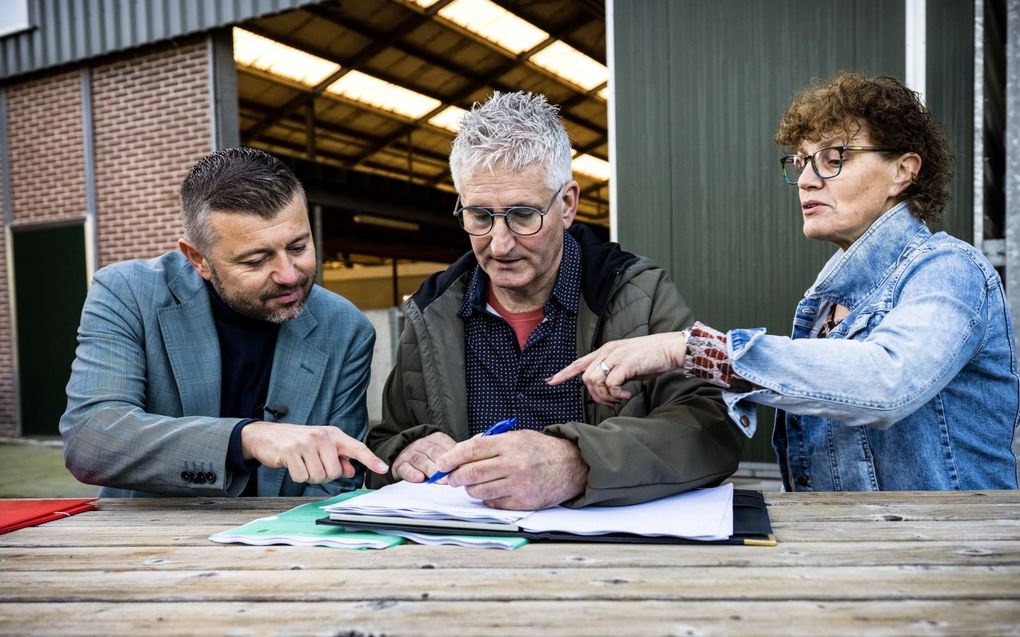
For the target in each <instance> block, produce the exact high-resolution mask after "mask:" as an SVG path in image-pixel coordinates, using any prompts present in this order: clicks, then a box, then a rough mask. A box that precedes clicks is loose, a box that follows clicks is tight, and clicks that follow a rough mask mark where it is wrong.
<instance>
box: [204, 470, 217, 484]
mask: <svg viewBox="0 0 1020 637" xmlns="http://www.w3.org/2000/svg"><path fill="white" fill-rule="evenodd" d="M205 481H206V482H208V483H209V484H216V474H215V473H213V472H212V471H210V472H209V473H207V474H205Z"/></svg>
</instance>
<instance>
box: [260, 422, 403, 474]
mask: <svg viewBox="0 0 1020 637" xmlns="http://www.w3.org/2000/svg"><path fill="white" fill-rule="evenodd" d="M241 450H242V451H243V452H244V459H245V460H251V459H253V458H254V459H255V460H258V461H259V462H261V463H262V464H263V465H264V466H266V467H269V468H270V469H276V468H278V467H286V468H287V471H288V472H289V473H290V479H291V480H293V481H294V482H311V483H312V484H321V483H323V482H330V481H331V480H336V479H337V478H339V477H341V476H343V477H345V478H350V477H351V476H353V475H354V465H352V464H351V459H354V460H358V461H359V462H361V463H362V464H363V465H365V466H366V467H367V468H368V469H369V470H370V471H374V472H375V473H385V472H386V471H387V470H388V469H389V467H387V466H386V463H385V462H383V461H382V460H380V459H379V458H378V457H376V455H375V454H374V453H372V452H371V451H370V450H369V448H368V447H366V446H365V444H364V443H362V442H361V441H359V440H355V439H354V438H351V437H350V436H348V435H347V434H345V433H344V432H342V431H340V429H339V428H338V427H333V426H332V425H320V426H309V425H289V424H286V423H276V422H274V423H268V422H262V421H257V422H253V423H250V424H248V425H245V427H244V429H242V430H241Z"/></svg>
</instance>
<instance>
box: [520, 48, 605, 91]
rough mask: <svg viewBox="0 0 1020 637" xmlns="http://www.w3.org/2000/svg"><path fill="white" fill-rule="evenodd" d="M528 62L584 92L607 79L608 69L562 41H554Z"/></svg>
mask: <svg viewBox="0 0 1020 637" xmlns="http://www.w3.org/2000/svg"><path fill="white" fill-rule="evenodd" d="M530 61H531V63H532V64H535V65H536V66H540V67H542V68H543V69H545V70H547V71H549V72H550V73H555V74H556V75H558V76H560V77H562V78H563V79H565V80H567V81H568V82H570V83H571V84H574V85H576V86H580V87H581V88H583V89H584V90H586V91H590V90H592V89H593V88H595V87H596V86H600V85H602V84H605V82H606V81H607V80H608V79H609V69H607V68H606V67H605V65H604V64H600V63H599V62H596V61H595V60H593V59H591V58H590V57H588V56H587V55H585V54H584V53H581V52H580V51H578V50H577V49H575V48H574V47H572V46H570V45H569V44H567V43H566V42H563V41H562V40H556V41H555V42H553V43H552V44H550V45H549V46H547V47H545V48H544V49H542V50H541V51H539V52H538V53H536V54H534V55H532V56H531V58H530Z"/></svg>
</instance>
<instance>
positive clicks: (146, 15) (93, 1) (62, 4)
mask: <svg viewBox="0 0 1020 637" xmlns="http://www.w3.org/2000/svg"><path fill="white" fill-rule="evenodd" d="M318 1H319V0H30V2H29V15H30V20H31V24H32V25H33V28H32V29H30V30H28V31H23V32H21V33H17V34H14V35H10V36H7V37H5V38H2V39H0V79H5V78H9V77H13V76H15V75H21V74H24V73H30V72H32V71H38V70H40V69H44V68H47V67H51V66H58V65H61V64H66V63H68V62H74V61H77V60H82V59H85V58H90V57H96V56H99V55H105V54H107V53H114V52H117V51H123V50H125V49H130V48H132V47H136V46H142V45H145V44H151V43H153V42H158V41H160V40H166V39H169V38H174V37H179V36H183V35H188V34H190V33H198V32H202V31H208V30H210V29H213V28H216V27H220V26H223V25H227V24H233V23H237V22H241V21H243V20H248V19H251V18H255V17H259V16H262V15H267V14H271V13H277V12H279V11H286V10H288V9H293V8H296V7H299V6H302V5H307V4H314V3H315V2H318Z"/></svg>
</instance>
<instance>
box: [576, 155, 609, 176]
mask: <svg viewBox="0 0 1020 637" xmlns="http://www.w3.org/2000/svg"><path fill="white" fill-rule="evenodd" d="M571 168H573V169H574V172H579V173H581V174H582V175H587V176H589V177H591V178H593V179H597V180H599V181H609V178H610V176H612V171H611V170H610V168H609V162H607V161H606V160H604V159H599V158H598V157H593V156H591V155H578V156H577V157H574V159H573V161H572V162H571Z"/></svg>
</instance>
